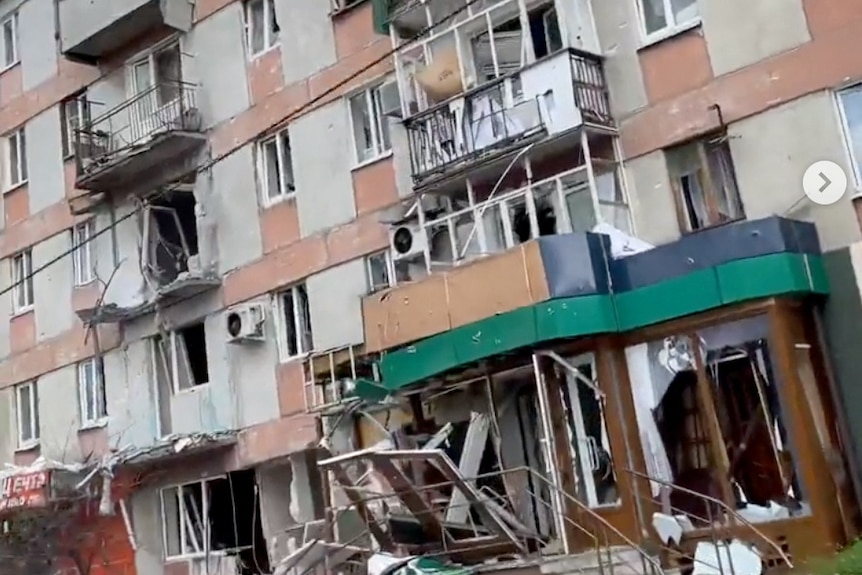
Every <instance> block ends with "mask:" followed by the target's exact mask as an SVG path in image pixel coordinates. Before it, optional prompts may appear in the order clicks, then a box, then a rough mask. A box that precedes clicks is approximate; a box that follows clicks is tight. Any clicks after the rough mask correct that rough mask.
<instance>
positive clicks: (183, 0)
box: [57, 0, 194, 64]
mask: <svg viewBox="0 0 862 575" xmlns="http://www.w3.org/2000/svg"><path fill="white" fill-rule="evenodd" d="M57 4H58V11H59V19H60V22H59V30H60V49H61V51H62V53H63V55H64V56H66V57H68V58H71V59H75V60H79V61H83V62H87V63H91V64H96V63H98V61H99V60H101V59H102V58H105V57H106V56H110V55H111V54H114V53H116V52H117V51H118V50H120V49H121V48H123V47H124V46H126V45H127V44H128V43H129V42H130V41H131V40H134V39H136V38H140V37H141V36H144V35H146V34H148V33H153V32H155V31H157V30H165V31H167V32H188V31H189V30H190V29H191V26H192V14H193V11H194V3H193V2H189V1H188V0H59V1H58V2H57Z"/></svg>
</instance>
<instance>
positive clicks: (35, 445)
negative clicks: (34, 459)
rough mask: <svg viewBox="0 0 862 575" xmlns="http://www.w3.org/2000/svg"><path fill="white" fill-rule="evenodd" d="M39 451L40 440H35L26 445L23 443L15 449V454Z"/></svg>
mask: <svg viewBox="0 0 862 575" xmlns="http://www.w3.org/2000/svg"><path fill="white" fill-rule="evenodd" d="M37 449H39V440H38V439H34V440H33V441H28V442H26V443H22V444H21V445H19V446H18V447H16V448H15V453H29V452H31V451H35V450H37Z"/></svg>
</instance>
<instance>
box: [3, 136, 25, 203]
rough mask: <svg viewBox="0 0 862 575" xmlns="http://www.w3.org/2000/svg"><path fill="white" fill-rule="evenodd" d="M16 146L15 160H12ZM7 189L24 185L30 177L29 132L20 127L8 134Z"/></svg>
mask: <svg viewBox="0 0 862 575" xmlns="http://www.w3.org/2000/svg"><path fill="white" fill-rule="evenodd" d="M13 146H14V147H15V162H14V165H13V161H12V147H13ZM5 147H6V151H5V152H6V174H7V176H6V190H12V189H14V188H17V187H19V186H23V185H24V184H26V183H27V182H28V181H29V179H30V173H29V171H28V170H27V134H26V133H25V132H24V128H23V127H21V128H18V129H17V130H15V131H14V132H12V133H11V134H9V135H8V136H6V146H5Z"/></svg>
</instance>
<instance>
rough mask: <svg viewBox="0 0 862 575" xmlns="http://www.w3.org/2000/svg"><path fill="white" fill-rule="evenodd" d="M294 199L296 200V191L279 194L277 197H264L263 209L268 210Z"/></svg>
mask: <svg viewBox="0 0 862 575" xmlns="http://www.w3.org/2000/svg"><path fill="white" fill-rule="evenodd" d="M294 201H296V191H293V192H290V193H289V194H284V195H282V196H277V197H275V198H264V200H263V209H265V210H268V209H269V208H273V207H275V206H277V205H279V204H283V203H286V202H294Z"/></svg>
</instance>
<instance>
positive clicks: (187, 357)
mask: <svg viewBox="0 0 862 575" xmlns="http://www.w3.org/2000/svg"><path fill="white" fill-rule="evenodd" d="M153 354H154V356H155V364H156V365H155V369H156V377H157V378H161V379H162V380H166V381H161V380H160V381H159V388H160V389H170V390H172V391H173V393H179V392H181V391H184V390H186V389H191V388H192V387H195V386H197V385H204V384H207V383H209V381H210V375H209V364H208V362H207V345H206V329H205V327H204V322H200V323H195V324H192V325H189V326H187V327H184V328H182V329H178V330H175V331H172V332H170V333H168V334H167V335H164V336H162V335H158V336H156V337H155V338H154V339H153Z"/></svg>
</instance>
